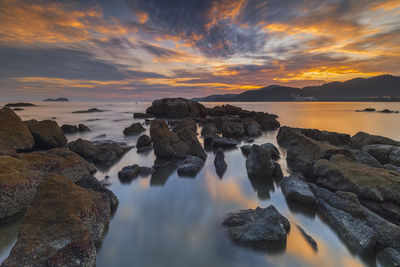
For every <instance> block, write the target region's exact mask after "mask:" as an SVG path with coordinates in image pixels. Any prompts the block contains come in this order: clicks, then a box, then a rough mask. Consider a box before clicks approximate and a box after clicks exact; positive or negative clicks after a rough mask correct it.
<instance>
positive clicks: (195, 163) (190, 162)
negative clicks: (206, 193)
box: [177, 155, 204, 176]
mask: <svg viewBox="0 0 400 267" xmlns="http://www.w3.org/2000/svg"><path fill="white" fill-rule="evenodd" d="M203 165H204V162H203V160H202V159H201V158H199V157H195V156H191V155H189V156H187V158H186V159H185V160H184V161H183V165H182V166H179V167H178V169H177V172H178V175H180V176H195V175H196V174H197V173H198V172H199V171H200V170H201V168H202V167H203Z"/></svg>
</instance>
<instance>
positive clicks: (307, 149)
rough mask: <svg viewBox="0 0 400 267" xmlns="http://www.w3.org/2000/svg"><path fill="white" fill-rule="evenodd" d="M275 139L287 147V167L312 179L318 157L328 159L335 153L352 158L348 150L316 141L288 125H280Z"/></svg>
mask: <svg viewBox="0 0 400 267" xmlns="http://www.w3.org/2000/svg"><path fill="white" fill-rule="evenodd" d="M277 139H278V143H279V144H280V145H281V146H283V147H286V148H287V162H288V166H289V168H290V169H291V170H292V171H296V172H302V173H303V174H304V175H305V177H306V178H307V179H311V180H312V179H313V177H314V175H313V166H314V164H315V162H317V161H318V160H319V159H329V158H330V157H331V156H332V155H335V154H344V155H346V156H348V157H350V158H352V155H351V152H350V151H349V150H347V149H345V148H341V147H336V146H332V145H329V144H325V143H321V142H318V141H316V140H314V139H311V138H309V137H307V136H305V135H304V134H302V133H301V132H300V131H298V130H296V129H293V128H290V127H281V128H280V129H279V132H278V136H277Z"/></svg>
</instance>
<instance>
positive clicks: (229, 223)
mask: <svg viewBox="0 0 400 267" xmlns="http://www.w3.org/2000/svg"><path fill="white" fill-rule="evenodd" d="M222 224H223V225H224V226H226V227H228V228H229V229H228V233H229V235H230V237H231V239H232V240H233V241H234V242H236V243H238V244H240V245H245V246H250V247H253V248H255V249H259V250H279V249H284V248H285V247H286V235H287V234H288V232H289V230H290V223H289V221H288V220H287V219H286V218H285V217H284V216H283V215H281V214H280V213H279V212H278V211H277V210H276V208H275V207H274V206H272V205H271V206H268V207H267V208H256V209H255V210H251V209H247V210H239V211H235V212H231V213H228V214H227V216H226V218H225V219H224V220H223V222H222Z"/></svg>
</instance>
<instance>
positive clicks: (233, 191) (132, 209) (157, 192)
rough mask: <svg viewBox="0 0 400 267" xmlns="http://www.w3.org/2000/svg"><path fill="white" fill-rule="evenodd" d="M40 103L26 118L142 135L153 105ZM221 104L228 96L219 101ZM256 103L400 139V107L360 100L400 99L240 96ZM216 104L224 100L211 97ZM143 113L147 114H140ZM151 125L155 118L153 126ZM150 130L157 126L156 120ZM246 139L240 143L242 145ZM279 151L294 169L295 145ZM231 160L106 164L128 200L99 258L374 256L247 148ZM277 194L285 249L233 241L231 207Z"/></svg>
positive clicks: (131, 157)
mask: <svg viewBox="0 0 400 267" xmlns="http://www.w3.org/2000/svg"><path fill="white" fill-rule="evenodd" d="M37 104H38V105H39V106H37V107H26V108H24V109H25V110H23V111H17V113H18V114H19V115H20V116H21V118H22V119H23V120H28V119H33V118H35V119H40V120H41V119H51V118H52V117H56V119H55V120H56V121H57V122H58V123H59V124H60V125H62V124H78V123H84V124H86V125H87V126H89V127H90V128H91V129H92V130H93V131H92V132H90V133H87V134H82V135H81V134H77V135H70V136H68V139H69V141H71V140H75V139H76V138H79V137H82V138H85V139H89V140H97V139H96V137H97V136H99V135H102V134H105V135H106V137H105V138H103V139H111V140H115V141H125V142H127V143H129V144H132V145H134V144H136V140H137V138H138V136H133V137H125V136H124V135H123V134H122V131H123V129H124V128H125V127H127V126H129V125H130V124H131V123H132V122H133V121H134V120H133V117H132V114H133V112H143V111H144V110H145V108H146V107H147V106H149V103H75V102H70V103H57V102H40V103H37ZM216 104H218V105H219V104H221V103H216ZM233 104H234V105H237V106H241V107H243V108H245V109H248V110H256V111H266V112H269V113H274V114H277V115H279V121H280V122H281V124H282V125H289V126H296V127H303V128H318V129H321V130H330V131H337V132H343V133H349V134H355V133H356V132H358V131H365V132H369V133H373V134H379V135H383V136H388V137H390V138H393V139H397V140H400V124H399V120H400V114H382V113H361V112H355V111H354V110H356V109H364V108H366V107H374V108H376V109H378V110H382V109H384V108H388V109H392V110H400V103H304V102H302V103H233ZM206 105H207V106H213V105H214V103H206ZM93 107H96V108H100V109H104V110H106V111H104V112H101V113H87V114H73V113H72V111H76V110H86V109H88V108H93ZM136 121H142V120H136ZM147 128H148V126H147ZM147 134H148V129H147ZM265 142H272V143H274V144H277V143H276V131H272V132H266V133H264V135H263V136H261V137H259V138H256V140H255V143H265ZM238 147H240V145H239V146H238ZM280 150H281V153H282V159H281V160H280V161H279V163H280V164H281V167H282V169H283V171H284V174H288V170H287V167H286V160H285V151H284V150H283V149H282V148H280ZM225 157H226V161H227V164H228V169H227V171H226V173H225V174H224V176H223V178H222V179H220V178H218V176H217V175H216V174H215V169H214V165H213V160H214V155H213V152H212V151H210V152H208V158H207V161H206V163H205V166H204V168H203V169H202V170H201V171H200V173H199V174H198V175H197V176H196V177H195V178H184V177H179V176H178V175H177V174H176V169H174V168H171V167H167V168H164V169H160V170H158V171H157V172H155V173H154V174H153V175H151V176H149V177H144V178H137V179H135V180H133V181H132V182H131V183H126V184H122V183H121V182H120V181H119V180H118V177H117V173H118V171H119V170H120V169H122V167H124V166H127V165H132V164H134V163H137V164H139V165H141V166H152V165H153V163H154V160H155V157H154V155H153V151H149V152H146V153H141V154H137V153H136V150H135V149H132V150H131V151H129V152H128V153H127V154H126V155H125V156H124V157H123V158H122V159H121V160H120V161H119V162H118V163H117V164H115V165H114V166H112V167H111V168H110V169H109V170H102V171H99V172H98V173H97V174H96V177H97V178H98V179H103V178H104V177H105V176H106V175H109V176H110V181H111V183H112V185H111V186H110V187H109V188H110V189H111V190H112V191H113V192H114V193H115V194H116V195H117V197H118V199H119V201H120V204H119V207H118V210H117V211H116V213H115V214H114V217H113V218H112V220H111V223H110V226H109V230H108V233H107V235H106V236H105V238H104V241H103V244H102V246H101V248H100V249H99V251H98V255H97V266H185V267H186V266H363V265H374V264H375V263H374V260H373V259H372V260H371V259H360V258H359V257H358V256H357V255H354V254H352V253H351V252H350V251H349V249H348V248H347V246H346V245H345V244H344V243H343V242H342V241H341V240H340V238H338V236H337V235H336V233H335V232H334V231H333V230H332V229H331V228H330V227H329V226H328V225H326V224H325V223H324V222H323V220H322V219H321V218H320V217H319V216H318V215H317V214H315V211H313V210H310V209H308V208H307V207H304V206H298V205H296V204H294V203H287V202H286V200H285V198H284V196H283V195H282V193H281V190H280V188H279V185H278V183H277V182H273V183H268V182H265V183H260V182H258V183H257V182H255V181H251V180H249V178H248V177H247V172H246V168H245V158H244V157H243V155H242V154H241V152H240V149H239V148H238V149H232V150H229V151H226V152H225ZM270 204H273V205H274V206H275V207H276V208H277V209H278V210H279V211H280V212H281V213H282V214H284V215H285V216H286V217H287V218H288V219H289V220H290V222H291V231H290V233H289V235H288V242H287V247H286V250H285V251H282V252H277V253H273V254H270V253H265V252H257V251H253V250H251V249H248V248H243V247H238V246H236V245H234V244H232V243H231V242H230V240H229V239H228V237H227V235H226V232H225V229H224V228H223V227H222V226H221V225H220V222H221V219H222V218H223V217H224V216H225V214H226V213H227V212H229V211H232V210H235V209H243V208H255V207H257V206H260V207H266V206H268V205H270ZM19 221H20V220H17V221H16V222H11V223H9V224H7V225H2V226H0V262H2V261H3V260H4V259H5V258H6V257H7V256H8V254H9V251H10V249H11V247H12V245H13V244H14V243H15V240H16V237H17V233H18V227H19ZM295 224H298V225H300V226H301V227H303V228H304V229H305V230H306V232H308V234H310V235H311V236H313V237H314V238H315V240H316V241H317V243H318V252H314V251H313V250H312V248H311V246H310V245H309V244H308V243H307V242H306V241H305V239H304V238H303V236H302V235H301V234H300V232H299V231H298V229H297V228H296V226H295Z"/></svg>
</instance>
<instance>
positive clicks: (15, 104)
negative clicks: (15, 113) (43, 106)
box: [5, 102, 36, 108]
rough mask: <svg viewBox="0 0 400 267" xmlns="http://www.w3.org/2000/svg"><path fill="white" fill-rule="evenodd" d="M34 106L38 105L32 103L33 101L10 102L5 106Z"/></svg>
mask: <svg viewBox="0 0 400 267" xmlns="http://www.w3.org/2000/svg"><path fill="white" fill-rule="evenodd" d="M34 106H36V105H35V104H32V103H23V102H20V103H8V104H6V105H5V107H14V108H16V107H34Z"/></svg>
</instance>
